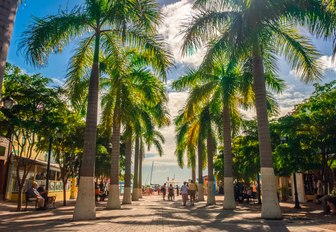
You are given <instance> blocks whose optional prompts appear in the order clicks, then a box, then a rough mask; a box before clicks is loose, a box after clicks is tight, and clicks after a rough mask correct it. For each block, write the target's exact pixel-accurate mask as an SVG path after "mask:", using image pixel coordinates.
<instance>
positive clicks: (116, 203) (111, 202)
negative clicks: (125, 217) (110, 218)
mask: <svg viewBox="0 0 336 232" xmlns="http://www.w3.org/2000/svg"><path fill="white" fill-rule="evenodd" d="M119 195H120V193H119V185H118V184H111V186H110V192H109V196H108V201H107V206H106V209H121V205H120V198H119Z"/></svg>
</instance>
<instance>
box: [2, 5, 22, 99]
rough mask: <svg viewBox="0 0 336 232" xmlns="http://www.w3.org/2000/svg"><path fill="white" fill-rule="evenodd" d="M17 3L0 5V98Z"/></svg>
mask: <svg viewBox="0 0 336 232" xmlns="http://www.w3.org/2000/svg"><path fill="white" fill-rule="evenodd" d="M19 2H20V1H19V0H2V1H1V4H0V5H1V7H0V15H1V17H0V35H1V37H0V98H1V94H2V82H3V77H4V74H5V68H6V60H7V54H8V49H9V45H10V41H11V38H12V31H13V28H14V21H15V17H16V11H17V8H18V5H19Z"/></svg>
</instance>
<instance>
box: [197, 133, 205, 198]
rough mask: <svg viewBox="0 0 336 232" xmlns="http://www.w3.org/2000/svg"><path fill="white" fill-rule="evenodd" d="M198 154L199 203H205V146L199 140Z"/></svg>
mask: <svg viewBox="0 0 336 232" xmlns="http://www.w3.org/2000/svg"><path fill="white" fill-rule="evenodd" d="M197 154H198V201H204V189H203V183H204V182H203V146H202V140H201V139H199V140H198V144H197Z"/></svg>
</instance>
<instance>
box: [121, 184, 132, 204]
mask: <svg viewBox="0 0 336 232" xmlns="http://www.w3.org/2000/svg"><path fill="white" fill-rule="evenodd" d="M122 203H123V205H126V204H132V199H131V188H130V187H125V188H124V196H123V201H122Z"/></svg>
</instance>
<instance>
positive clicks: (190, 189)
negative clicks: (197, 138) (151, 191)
mask: <svg viewBox="0 0 336 232" xmlns="http://www.w3.org/2000/svg"><path fill="white" fill-rule="evenodd" d="M197 190H198V189H197V185H196V184H195V183H194V181H193V180H191V181H190V183H188V182H184V183H183V185H182V186H181V189H180V188H179V186H178V185H176V194H177V196H179V193H180V192H181V195H182V203H183V206H186V204H187V201H188V196H190V205H194V204H195V198H196V192H197ZM160 191H161V192H162V197H163V200H165V199H166V194H167V192H168V200H169V201H173V200H175V190H174V186H173V185H172V184H170V185H169V186H168V187H167V184H166V183H165V184H163V185H162V187H161V188H160ZM160 191H159V192H160Z"/></svg>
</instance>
